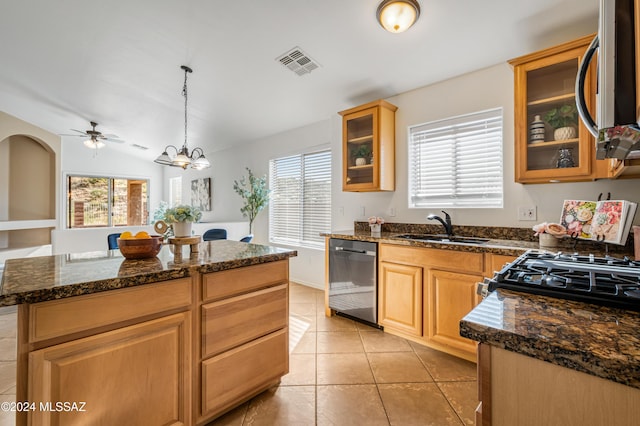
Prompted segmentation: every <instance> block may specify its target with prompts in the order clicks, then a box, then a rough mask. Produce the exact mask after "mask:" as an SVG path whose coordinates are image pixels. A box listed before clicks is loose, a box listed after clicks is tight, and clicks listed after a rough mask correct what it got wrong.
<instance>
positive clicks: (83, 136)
mask: <svg viewBox="0 0 640 426" xmlns="http://www.w3.org/2000/svg"><path fill="white" fill-rule="evenodd" d="M58 136H71V137H75V138H88V137H89V135H70V134H64V133H60V134H59V135H58Z"/></svg>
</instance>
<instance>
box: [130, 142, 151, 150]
mask: <svg viewBox="0 0 640 426" xmlns="http://www.w3.org/2000/svg"><path fill="white" fill-rule="evenodd" d="M131 146H132V147H134V148H138V149H141V150H143V151H146V150H147V149H149V147H148V146H144V145H139V144H137V143H132V144H131Z"/></svg>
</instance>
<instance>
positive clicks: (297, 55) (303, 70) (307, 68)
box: [276, 46, 320, 76]
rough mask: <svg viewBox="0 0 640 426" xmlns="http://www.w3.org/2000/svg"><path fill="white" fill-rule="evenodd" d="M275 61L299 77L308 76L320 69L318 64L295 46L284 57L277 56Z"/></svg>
mask: <svg viewBox="0 0 640 426" xmlns="http://www.w3.org/2000/svg"><path fill="white" fill-rule="evenodd" d="M276 61H278V62H280V63H281V64H282V65H284V66H285V67H287V68H289V69H290V70H291V71H293V72H294V73H296V74H298V75H299V76H303V75H305V74H309V73H310V72H311V71H313V70H315V69H316V68H319V67H320V64H319V63H318V62H316V61H315V60H313V59H312V58H311V57H310V56H309V55H307V54H306V53H304V52H303V51H302V49H300V48H299V47H297V46H296V47H294V48H293V49H291V50H290V51H288V52H287V53H285V54H284V55H280V56H278V57H277V58H276Z"/></svg>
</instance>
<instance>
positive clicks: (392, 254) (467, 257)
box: [379, 244, 484, 274]
mask: <svg viewBox="0 0 640 426" xmlns="http://www.w3.org/2000/svg"><path fill="white" fill-rule="evenodd" d="M379 255H380V260H381V261H385V262H393V263H404V264H408V265H420V266H424V267H436V268H438V269H449V270H452V271H457V272H473V273H478V274H482V273H483V272H484V253H472V252H466V251H457V250H441V249H433V248H422V247H407V246H400V245H396V244H380V254H379Z"/></svg>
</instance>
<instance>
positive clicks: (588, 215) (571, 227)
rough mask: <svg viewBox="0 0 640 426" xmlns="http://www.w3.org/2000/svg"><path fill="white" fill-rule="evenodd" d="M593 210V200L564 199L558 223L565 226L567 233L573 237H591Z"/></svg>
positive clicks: (594, 206)
mask: <svg viewBox="0 0 640 426" xmlns="http://www.w3.org/2000/svg"><path fill="white" fill-rule="evenodd" d="M595 211H596V202H595V201H583V200H565V202H564V205H563V206H562V215H561V217H560V224H561V225H562V226H564V227H566V228H567V234H568V235H570V236H572V237H574V238H584V239H591V234H592V221H593V215H594V212H595Z"/></svg>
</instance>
